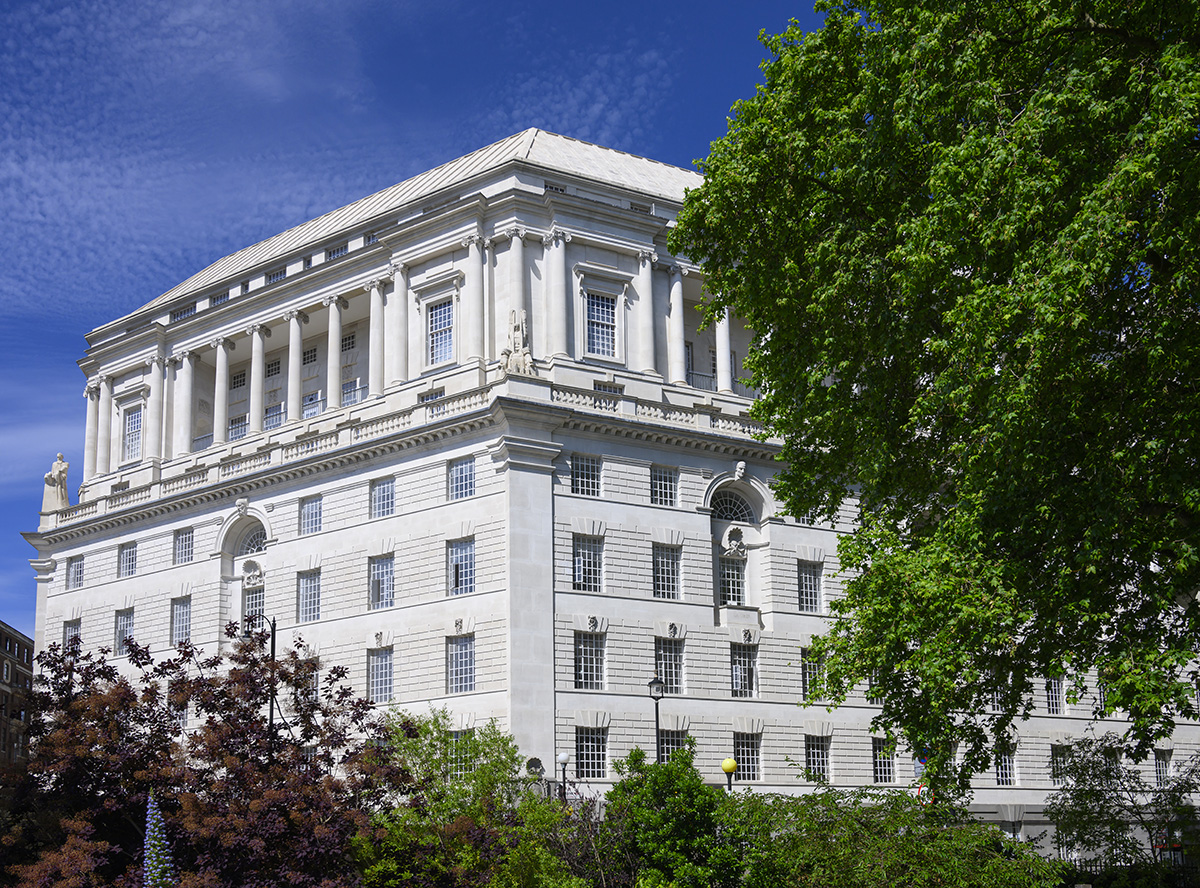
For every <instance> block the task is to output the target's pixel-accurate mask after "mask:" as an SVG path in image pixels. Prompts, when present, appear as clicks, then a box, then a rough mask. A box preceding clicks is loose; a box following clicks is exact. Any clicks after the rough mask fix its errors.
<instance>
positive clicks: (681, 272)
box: [667, 262, 688, 277]
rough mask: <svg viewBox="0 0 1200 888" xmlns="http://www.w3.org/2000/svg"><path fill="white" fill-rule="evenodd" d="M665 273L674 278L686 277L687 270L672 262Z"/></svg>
mask: <svg viewBox="0 0 1200 888" xmlns="http://www.w3.org/2000/svg"><path fill="white" fill-rule="evenodd" d="M667 272H668V273H670V274H672V275H674V276H676V277H687V273H688V270H687V269H686V268H685V267H684V266H682V265H680V264H679V263H678V262H673V263H671V264H670V265H668V266H667Z"/></svg>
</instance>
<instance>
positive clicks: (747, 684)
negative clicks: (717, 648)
mask: <svg viewBox="0 0 1200 888" xmlns="http://www.w3.org/2000/svg"><path fill="white" fill-rule="evenodd" d="M739 668H740V669H741V670H742V671H741V672H740V673H739V672H738V669H739ZM739 678H740V679H741V680H740V681H739ZM729 695H730V696H731V697H733V698H734V699H738V700H751V699H754V698H755V697H757V696H758V645H757V644H755V643H745V642H740V641H731V642H729Z"/></svg>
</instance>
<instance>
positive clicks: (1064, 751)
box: [1050, 744, 1071, 786]
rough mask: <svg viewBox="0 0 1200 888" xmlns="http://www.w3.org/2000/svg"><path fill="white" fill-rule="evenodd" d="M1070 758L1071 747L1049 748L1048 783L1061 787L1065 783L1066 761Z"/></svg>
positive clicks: (1057, 746)
mask: <svg viewBox="0 0 1200 888" xmlns="http://www.w3.org/2000/svg"><path fill="white" fill-rule="evenodd" d="M1070 756H1071V747H1069V746H1060V745H1057V744H1056V745H1053V746H1051V747H1050V782H1051V783H1052V784H1053V785H1055V786H1062V785H1063V784H1064V783H1066V781H1067V761H1068V760H1069V758H1070Z"/></svg>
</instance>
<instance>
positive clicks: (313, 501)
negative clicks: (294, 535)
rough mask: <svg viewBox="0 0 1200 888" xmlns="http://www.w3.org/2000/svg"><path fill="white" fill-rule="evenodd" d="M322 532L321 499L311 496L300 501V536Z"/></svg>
mask: <svg viewBox="0 0 1200 888" xmlns="http://www.w3.org/2000/svg"><path fill="white" fill-rule="evenodd" d="M320 531H321V498H320V497H319V496H310V497H309V498H308V499H302V500H300V535H301V536H305V535H307V534H310V533H319V532H320Z"/></svg>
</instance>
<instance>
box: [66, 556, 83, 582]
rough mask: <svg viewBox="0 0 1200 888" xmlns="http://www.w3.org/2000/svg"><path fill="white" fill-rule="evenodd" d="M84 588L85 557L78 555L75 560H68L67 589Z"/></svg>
mask: <svg viewBox="0 0 1200 888" xmlns="http://www.w3.org/2000/svg"><path fill="white" fill-rule="evenodd" d="M82 587H83V556H82V555H76V556H75V557H74V558H68V559H67V588H68V589H79V588H82Z"/></svg>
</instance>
